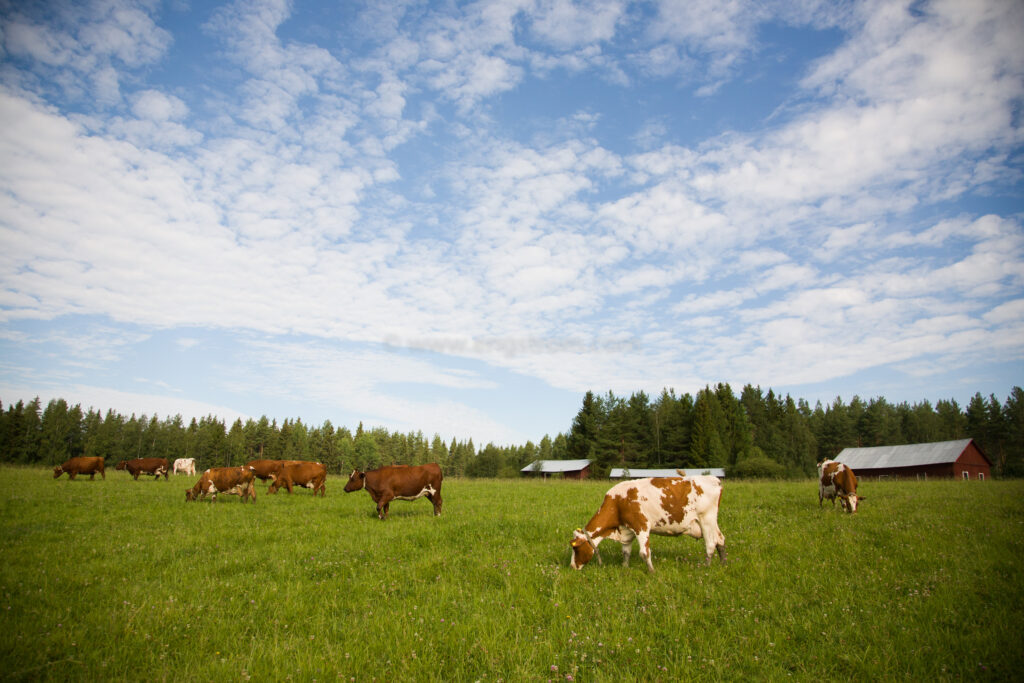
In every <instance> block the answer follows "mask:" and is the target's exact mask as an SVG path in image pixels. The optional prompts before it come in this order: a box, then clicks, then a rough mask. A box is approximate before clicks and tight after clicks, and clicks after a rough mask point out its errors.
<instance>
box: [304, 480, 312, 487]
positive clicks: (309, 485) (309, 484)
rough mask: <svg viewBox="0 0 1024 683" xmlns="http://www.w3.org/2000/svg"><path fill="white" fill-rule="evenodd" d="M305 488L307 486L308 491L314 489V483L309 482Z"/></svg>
mask: <svg viewBox="0 0 1024 683" xmlns="http://www.w3.org/2000/svg"><path fill="white" fill-rule="evenodd" d="M305 486H306V488H307V489H311V488H313V482H311V481H308V482H306V484H305Z"/></svg>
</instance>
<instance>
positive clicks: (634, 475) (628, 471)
mask: <svg viewBox="0 0 1024 683" xmlns="http://www.w3.org/2000/svg"><path fill="white" fill-rule="evenodd" d="M680 472H682V473H684V474H685V475H686V476H687V477H694V476H697V475H698V474H710V475H711V476H713V477H724V476H725V470H724V469H722V468H721V467H705V468H703V469H701V468H688V469H682V468H680V469H669V470H642V469H638V468H629V467H613V468H612V472H611V474H610V475H609V476H610V478H612V479H644V478H646V477H678V476H679V473H680Z"/></svg>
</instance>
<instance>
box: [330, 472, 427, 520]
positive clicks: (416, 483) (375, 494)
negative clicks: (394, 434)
mask: <svg viewBox="0 0 1024 683" xmlns="http://www.w3.org/2000/svg"><path fill="white" fill-rule="evenodd" d="M442 479H443V476H442V475H441V466H440V465H438V464H437V463H436V462H432V463H428V464H426V465H416V466H415V467H410V466H408V465H392V466H390V467H381V468H380V469H376V470H370V471H369V472H360V471H359V470H352V474H351V475H349V478H348V483H347V484H345V493H351V492H352V491H358V490H359V489H361V488H365V489H366V491H367V492H368V493H369V494H370V498H373V502H374V503H376V504H377V516H378V517H379V518H380V519H382V520H383V519H387V518H388V507H389V506H390V505H391V501H392V500H395V499H396V498H397V499H398V500H416V499H417V498H420V497H421V496H426V497H427V500H429V501H430V502H431V503H433V504H434V515H435V516H437V515H440V514H441V480H442Z"/></svg>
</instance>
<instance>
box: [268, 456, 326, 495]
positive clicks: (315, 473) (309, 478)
mask: <svg viewBox="0 0 1024 683" xmlns="http://www.w3.org/2000/svg"><path fill="white" fill-rule="evenodd" d="M326 480H327V467H325V466H324V465H323V464H322V463H319V462H296V463H289V464H286V465H284V466H283V467H281V469H280V470H278V472H277V474H276V475H274V481H273V482H272V483H271V484H270V488H268V489H267V493H277V491H278V489H280V488H281V487H282V486H283V487H285V488H286V489H288V493H291V492H292V486H304V487H306V488H307V489H313V495H314V496H315V495H316V494H317V491H319V492H320V497H321V498H323V497H324V496H325V495H327V486H325V485H324V482H325V481H326Z"/></svg>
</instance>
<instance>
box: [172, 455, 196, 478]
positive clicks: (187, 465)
mask: <svg viewBox="0 0 1024 683" xmlns="http://www.w3.org/2000/svg"><path fill="white" fill-rule="evenodd" d="M173 472H174V473H175V474H177V473H178V472H181V473H182V474H190V475H192V476H193V477H194V476H196V459H195V458H178V459H177V460H175V461H174V469H173Z"/></svg>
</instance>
